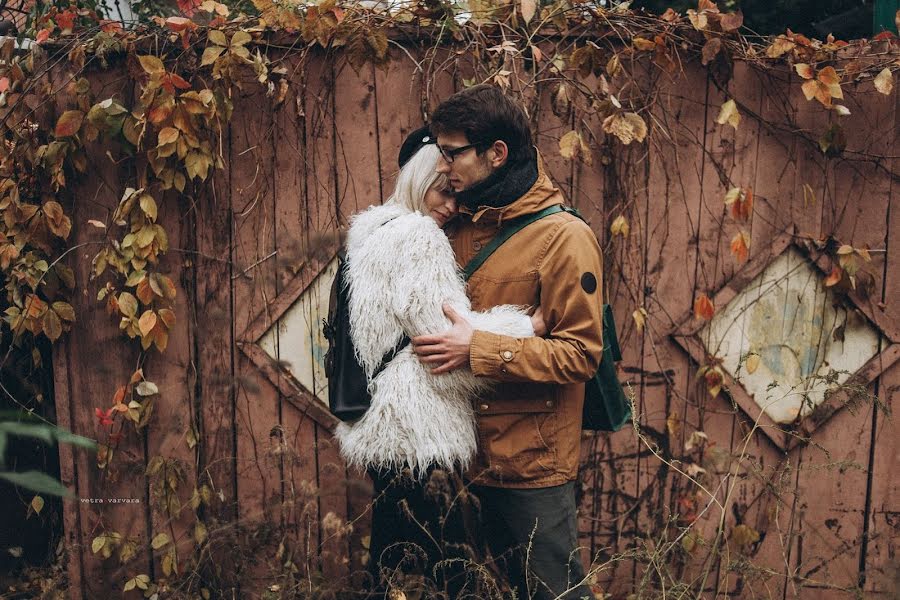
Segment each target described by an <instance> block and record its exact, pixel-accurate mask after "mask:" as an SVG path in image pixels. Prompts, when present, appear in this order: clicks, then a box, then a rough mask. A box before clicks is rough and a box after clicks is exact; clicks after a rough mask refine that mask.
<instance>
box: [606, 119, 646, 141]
mask: <svg viewBox="0 0 900 600" xmlns="http://www.w3.org/2000/svg"><path fill="white" fill-rule="evenodd" d="M603 131H605V132H606V133H610V134H612V135H614V136H616V137H617V138H619V140H620V141H621V142H622V143H623V144H625V145H626V146H627V145H628V144H630V143H631V142H634V141H638V142H643V141H644V138H646V137H647V124H646V123H645V122H644V119H642V118H641V116H640V115H638V114H637V113H633V112H629V113H616V114H614V115H610V116H608V117H606V119H604V120H603Z"/></svg>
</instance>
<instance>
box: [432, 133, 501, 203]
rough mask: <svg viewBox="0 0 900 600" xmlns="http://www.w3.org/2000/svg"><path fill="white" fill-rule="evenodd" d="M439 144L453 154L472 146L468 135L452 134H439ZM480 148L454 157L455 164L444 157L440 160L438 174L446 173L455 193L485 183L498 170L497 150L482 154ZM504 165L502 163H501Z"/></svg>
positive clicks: (490, 149) (489, 149)
mask: <svg viewBox="0 0 900 600" xmlns="http://www.w3.org/2000/svg"><path fill="white" fill-rule="evenodd" d="M437 143H438V146H440V147H441V148H442V149H443V150H444V151H447V152H450V153H451V154H452V153H453V150H455V149H457V148H462V147H464V146H468V145H469V144H470V142H469V139H468V138H467V137H466V134H464V133H461V132H450V133H443V134H438V136H437ZM482 148H483V146H482ZM478 150H479V148H469V149H468V150H464V151H462V152H460V153H459V154H457V155H455V156H454V157H453V162H452V163H450V162H447V160H446V159H445V158H443V157H441V158H439V159H438V164H437V172H438V173H444V174H446V175H447V178H448V179H449V181H450V187H451V188H452V189H453V191H454V192H461V191H463V190H466V189H469V188H470V187H472V186H473V185H475V184H476V183H478V182H480V181H483V180H484V179H486V178H487V176H488V175H490V174H491V173H492V172H493V171H494V170H495V169H496V168H497V166H499V165H497V166H495V164H494V163H496V157H495V150H494V149H493V147H491V148H488V149H487V150H485V151H484V152H482V153H481V154H479V153H478ZM501 164H502V163H501Z"/></svg>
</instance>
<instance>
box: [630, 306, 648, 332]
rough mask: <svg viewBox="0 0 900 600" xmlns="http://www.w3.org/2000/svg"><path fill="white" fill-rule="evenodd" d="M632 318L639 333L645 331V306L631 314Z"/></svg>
mask: <svg viewBox="0 0 900 600" xmlns="http://www.w3.org/2000/svg"><path fill="white" fill-rule="evenodd" d="M631 318H632V319H634V326H635V327H637V330H638V331H643V330H644V325H645V324H646V322H647V309H646V308H644V307H643V306H642V307H641V308H638V309H637V310H635V311H634V312H633V313H631Z"/></svg>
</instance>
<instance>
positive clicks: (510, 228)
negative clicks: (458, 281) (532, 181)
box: [463, 204, 584, 281]
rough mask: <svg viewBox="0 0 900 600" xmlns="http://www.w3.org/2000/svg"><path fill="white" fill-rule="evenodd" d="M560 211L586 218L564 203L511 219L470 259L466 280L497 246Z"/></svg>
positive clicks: (464, 273)
mask: <svg viewBox="0 0 900 600" xmlns="http://www.w3.org/2000/svg"><path fill="white" fill-rule="evenodd" d="M558 212H567V213H570V214H573V215H575V216H576V217H578V218H579V219H581V220H582V221H583V220H584V219H583V218H582V216H581V215H580V214H578V211H577V210H575V209H574V208H571V207H569V206H563V205H562V204H555V205H553V206H548V207H547V208H545V209H544V210H542V211H538V212H536V213H532V214H530V215H523V216H521V217H518V218H516V219H513V220H511V221H509V222H508V223H507V224H506V225H504V227H503V229H501V230H500V232H499V233H498V234H497V235H495V236H494V239H492V240H491V241H490V243H488V245H487V246H485V247H484V248H482V249H481V252H479V253H478V254H476V255H475V256H474V257H473V258H472V260H470V261H469V264H467V265H466V267H465V268H464V269H463V276H464V277H465V279H466V281H468V280H469V277H471V276H472V274H473V273H474V272H475V271H477V270H478V269H479V268H480V267H481V265H483V264H484V261H486V260H487V259H488V257H489V256H490V255H491V254H493V253H494V251H495V250H496V249H497V248H499V247H500V246H502V245H503V243H504V242H506V240H508V239H509V238H511V237H512V236H514V235H515V234H517V233H518V232H520V231H521V230H522V229H524V228H525V227H526V226H528V225H531V224H532V223H534V222H535V221H539V220H540V219H543V218H544V217H549V216H550V215H555V214H556V213H558Z"/></svg>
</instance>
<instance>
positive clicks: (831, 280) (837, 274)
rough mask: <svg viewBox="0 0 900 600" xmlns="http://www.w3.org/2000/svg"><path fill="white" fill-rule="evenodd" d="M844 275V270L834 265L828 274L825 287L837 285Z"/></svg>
mask: <svg viewBox="0 0 900 600" xmlns="http://www.w3.org/2000/svg"><path fill="white" fill-rule="evenodd" d="M843 276H844V270H843V269H842V268H840V267H839V266H837V265H833V266H832V267H831V273H829V274H828V277H826V278H825V281H824V283H825V287H831V286H833V285H837V284H838V283H840V281H841V278H842V277H843Z"/></svg>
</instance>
